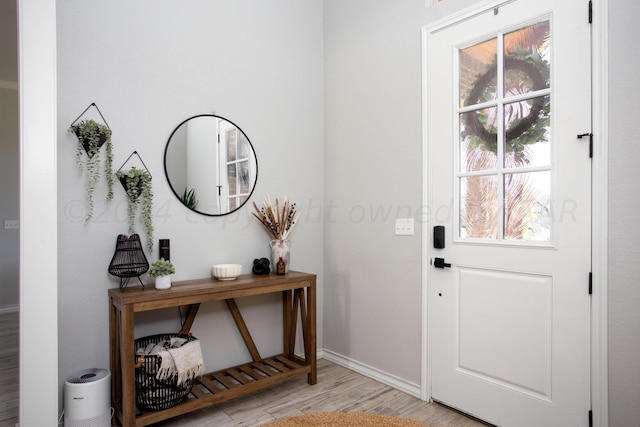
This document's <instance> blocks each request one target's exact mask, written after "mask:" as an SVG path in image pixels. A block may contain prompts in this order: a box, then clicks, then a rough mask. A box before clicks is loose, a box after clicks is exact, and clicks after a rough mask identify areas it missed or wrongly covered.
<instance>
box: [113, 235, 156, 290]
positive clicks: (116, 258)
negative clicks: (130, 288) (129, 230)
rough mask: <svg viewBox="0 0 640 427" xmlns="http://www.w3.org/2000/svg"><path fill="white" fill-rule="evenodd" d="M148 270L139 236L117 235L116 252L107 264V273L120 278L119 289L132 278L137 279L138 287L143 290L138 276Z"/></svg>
mask: <svg viewBox="0 0 640 427" xmlns="http://www.w3.org/2000/svg"><path fill="white" fill-rule="evenodd" d="M148 270H149V262H148V261H147V257H146V256H145V254H144V251H143V250H142V242H140V236H139V235H137V234H132V235H131V237H127V236H126V235H124V234H120V235H118V238H117V240H116V251H115V252H114V254H113V258H111V263H110V264H109V273H110V274H112V275H114V276H116V277H119V278H120V289H124V288H126V287H127V284H128V283H129V279H131V278H132V277H137V278H138V281H139V282H140V285H142V287H143V288H144V284H143V283H142V280H140V276H141V275H143V274H144V273H146V272H147V271H148Z"/></svg>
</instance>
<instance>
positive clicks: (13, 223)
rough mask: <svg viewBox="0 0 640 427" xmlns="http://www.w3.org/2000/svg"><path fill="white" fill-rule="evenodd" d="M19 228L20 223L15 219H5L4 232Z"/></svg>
mask: <svg viewBox="0 0 640 427" xmlns="http://www.w3.org/2000/svg"><path fill="white" fill-rule="evenodd" d="M18 228H20V221H18V220H17V219H5V220H4V229H5V230H17V229H18Z"/></svg>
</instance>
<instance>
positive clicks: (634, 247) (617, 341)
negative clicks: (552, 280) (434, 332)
mask: <svg viewBox="0 0 640 427" xmlns="http://www.w3.org/2000/svg"><path fill="white" fill-rule="evenodd" d="M638 15H640V4H639V3H638V2H636V1H632V0H625V1H615V0H610V1H609V28H610V30H611V32H610V38H609V95H610V101H609V212H608V215H609V244H608V251H609V254H608V256H609V266H608V271H609V285H608V286H609V307H608V312H609V421H610V422H609V426H610V427H626V426H638V425H640V405H638V402H640V332H639V331H640V309H639V307H640V281H639V280H638V278H639V277H640V263H639V262H638V260H639V259H640V246H638V242H639V241H640V220H639V219H638V214H639V212H640V191H638V188H639V185H640V168H638V159H640V144H638V129H637V120H636V119H635V115H636V114H637V111H638V98H639V97H640V85H639V84H638V70H640V55H638V50H637V43H636V41H637V40H640V28H638V25H637V17H638Z"/></svg>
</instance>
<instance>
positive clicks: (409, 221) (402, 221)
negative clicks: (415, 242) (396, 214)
mask: <svg viewBox="0 0 640 427" xmlns="http://www.w3.org/2000/svg"><path fill="white" fill-rule="evenodd" d="M413 233H414V231H413V218H396V236H413Z"/></svg>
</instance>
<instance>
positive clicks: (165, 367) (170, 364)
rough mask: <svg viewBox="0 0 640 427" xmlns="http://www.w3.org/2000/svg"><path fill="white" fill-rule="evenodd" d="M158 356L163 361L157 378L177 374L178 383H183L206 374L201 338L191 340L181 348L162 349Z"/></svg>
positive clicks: (160, 378) (165, 377) (162, 378)
mask: <svg viewBox="0 0 640 427" xmlns="http://www.w3.org/2000/svg"><path fill="white" fill-rule="evenodd" d="M158 356H159V357H160V358H161V359H162V361H161V362H160V369H158V373H157V374H156V379H159V380H166V379H169V378H172V377H174V376H177V377H178V382H177V385H181V384H182V383H184V382H185V381H187V380H190V379H192V378H194V377H200V376H202V375H203V374H204V361H203V359H202V349H201V348H200V341H199V340H193V341H190V342H188V343H186V344H185V345H183V346H182V347H179V348H170V349H168V350H164V351H161V352H160V353H158Z"/></svg>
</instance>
